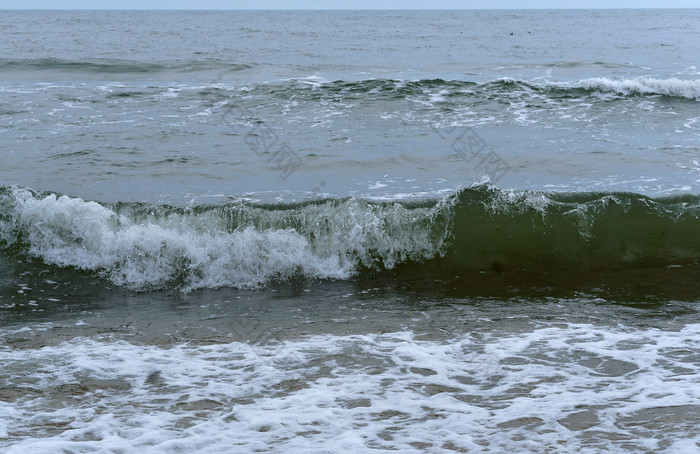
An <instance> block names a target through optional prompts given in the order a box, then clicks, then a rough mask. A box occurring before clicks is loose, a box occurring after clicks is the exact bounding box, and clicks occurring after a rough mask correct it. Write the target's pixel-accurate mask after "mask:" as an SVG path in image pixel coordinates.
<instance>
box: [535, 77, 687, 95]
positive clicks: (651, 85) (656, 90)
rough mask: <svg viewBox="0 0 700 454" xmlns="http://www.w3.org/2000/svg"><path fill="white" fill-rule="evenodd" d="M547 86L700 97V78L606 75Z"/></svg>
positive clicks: (624, 93) (546, 84) (548, 83)
mask: <svg viewBox="0 0 700 454" xmlns="http://www.w3.org/2000/svg"><path fill="white" fill-rule="evenodd" d="M544 86H545V87H547V88H550V87H552V88H584V89H586V90H599V91H601V92H611V93H618V94H622V95H628V94H633V93H635V94H644V95H647V94H657V95H667V96H678V97H682V98H687V99H700V80H694V79H677V78H670V79H657V78H653V77H639V78H636V79H622V80H614V79H608V78H606V77H596V78H592V79H583V80H578V81H573V82H550V81H547V82H545V83H544Z"/></svg>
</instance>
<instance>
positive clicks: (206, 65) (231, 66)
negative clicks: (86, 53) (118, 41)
mask: <svg viewBox="0 0 700 454" xmlns="http://www.w3.org/2000/svg"><path fill="white" fill-rule="evenodd" d="M252 67H253V65H249V64H237V63H230V62H224V61H220V60H208V61H172V62H167V61H164V62H142V61H134V60H109V59H99V60H92V61H84V60H78V61H76V60H65V59H60V58H30V59H7V58H0V71H61V72H69V73H84V74H109V73H113V74H129V73H158V72H193V71H208V70H220V71H240V70H244V69H249V68H252Z"/></svg>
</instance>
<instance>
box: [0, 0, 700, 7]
mask: <svg viewBox="0 0 700 454" xmlns="http://www.w3.org/2000/svg"><path fill="white" fill-rule="evenodd" d="M699 6H700V2H699V1H698V0H522V1H518V0H463V1H459V0H102V1H99V2H97V1H95V0H2V1H0V9H5V8H9V9H474V8H476V9H500V8H508V9H521V8H697V7H699Z"/></svg>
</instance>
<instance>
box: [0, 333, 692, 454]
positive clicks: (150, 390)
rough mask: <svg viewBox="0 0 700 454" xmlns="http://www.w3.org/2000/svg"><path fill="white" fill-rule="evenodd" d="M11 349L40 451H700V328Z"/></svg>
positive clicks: (15, 427)
mask: <svg viewBox="0 0 700 454" xmlns="http://www.w3.org/2000/svg"><path fill="white" fill-rule="evenodd" d="M680 328H681V329H679V330H678V331H662V330H658V329H646V330H640V329H633V328H626V327H624V326H620V327H617V328H606V327H598V326H593V325H577V324H567V325H562V324H558V325H551V326H543V327H540V328H537V329H533V330H531V331H529V332H524V333H517V334H514V333H511V334H501V335H500V336H499V337H496V336H495V335H491V336H490V337H489V336H472V335H465V336H460V337H457V338H454V339H451V340H449V341H444V342H440V341H422V340H419V339H416V337H415V336H414V334H413V333H411V332H397V333H392V334H383V335H373V334H368V335H346V336H331V335H326V336H315V337H308V338H305V339H297V340H294V341H291V340H288V341H286V342H283V343H281V344H279V345H276V346H270V347H269V348H270V350H269V352H274V353H275V355H274V356H271V355H270V354H268V350H267V348H268V347H254V346H251V345H248V344H243V343H235V342H234V343H230V344H219V345H206V346H195V345H184V344H183V345H176V346H173V347H169V348H160V347H155V346H137V345H132V344H129V343H127V342H124V341H109V340H102V341H98V340H94V339H86V338H77V339H74V340H72V341H70V342H66V343H63V344H60V345H57V346H53V347H44V348H36V349H11V348H9V347H3V348H1V349H0V362H1V363H2V364H3V368H2V370H0V384H1V385H2V389H3V390H4V391H3V392H4V394H3V396H4V398H3V399H2V400H0V415H2V417H0V448H2V450H3V452H6V453H8V454H18V453H22V454H24V453H27V452H113V451H119V450H122V451H125V452H136V451H139V452H149V453H161V452H162V453H165V452H168V453H169V452H193V453H200V452H201V453H204V452H206V453H219V452H221V453H224V452H226V453H228V452H251V451H255V450H272V451H275V452H319V453H320V452H341V451H351V452H369V451H376V450H382V451H389V450H399V451H401V452H425V451H426V450H428V451H430V452H464V451H470V452H471V451H482V450H487V449H488V450H490V451H494V452H543V451H548V450H551V451H552V452H629V451H654V452H662V451H666V452H674V453H677V452H697V449H698V446H699V444H700V437H699V436H698V434H697V431H696V427H697V423H698V420H699V418H700V407H699V406H698V404H697V402H698V401H700V388H699V387H698V386H697V377H698V373H699V372H700V370H699V368H700V365H699V364H698V362H697V355H698V351H699V348H700V341H699V340H698V339H700V325H698V324H695V325H688V326H685V327H680Z"/></svg>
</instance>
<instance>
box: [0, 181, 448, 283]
mask: <svg viewBox="0 0 700 454" xmlns="http://www.w3.org/2000/svg"><path fill="white" fill-rule="evenodd" d="M3 202H4V203H5V204H6V207H5V210H8V211H5V212H6V213H8V215H9V218H5V219H2V218H0V239H4V240H5V241H7V242H9V243H13V242H14V241H16V240H17V238H21V239H22V241H23V242H24V243H25V244H26V247H27V251H28V253H29V254H31V255H33V256H36V257H40V258H42V259H43V260H44V261H45V262H46V263H49V264H53V265H58V266H63V267H75V268H79V269H83V270H93V271H97V272H100V273H102V274H104V275H105V276H106V277H108V278H109V279H111V280H112V281H113V282H114V283H116V284H118V285H124V286H127V287H131V288H137V289H147V288H162V287H164V286H171V285H180V286H182V287H184V288H185V289H194V288H216V287H221V286H233V287H239V288H251V287H256V286H259V285H262V284H263V283H265V282H267V281H269V280H270V279H275V278H278V277H282V278H287V277H291V276H294V275H297V274H298V273H301V274H302V275H304V276H306V277H309V278H321V279H345V278H348V277H349V276H351V275H352V274H353V273H354V272H355V271H356V269H357V267H358V266H359V265H363V266H368V267H372V266H375V265H378V264H380V265H381V266H383V267H387V268H393V267H394V266H395V265H396V264H397V263H400V262H402V261H404V260H406V259H410V258H413V259H425V258H431V257H433V256H435V255H436V254H438V253H440V251H441V248H442V243H443V241H444V239H445V237H446V235H447V234H448V232H447V231H445V232H443V233H442V234H438V235H435V232H434V230H432V229H431V228H430V225H428V224H427V223H429V222H430V220H431V219H432V217H433V216H435V215H436V214H437V213H438V212H439V211H440V210H442V209H444V208H445V207H446V206H447V207H448V208H449V206H448V205H449V201H448V202H445V203H443V204H438V205H437V206H436V207H433V208H424V209H412V210H409V209H408V208H406V207H404V206H402V205H399V204H395V205H382V206H379V205H370V204H369V203H368V202H363V201H359V200H354V199H348V200H346V201H343V202H340V206H336V204H335V203H334V202H330V203H325V204H310V205H306V206H304V207H299V208H298V209H297V210H291V211H289V212H288V211H285V210H278V211H273V210H264V209H262V208H254V207H247V208H246V207H244V208H241V210H243V211H242V212H241V213H242V214H241V213H239V214H240V215H241V216H244V217H245V216H247V217H248V222H247V223H244V224H242V225H239V226H237V227H236V228H234V229H229V228H227V225H226V223H227V222H228V221H227V218H226V216H225V215H223V216H222V215H221V213H220V212H219V211H218V210H210V211H208V212H204V213H196V214H195V213H194V212H188V211H184V212H183V211H179V212H171V213H169V214H161V215H158V214H157V213H153V212H152V213H150V214H149V213H148V212H146V211H143V210H141V211H138V209H137V211H138V213H136V214H135V213H134V212H129V211H128V210H127V211H124V212H118V211H115V210H114V209H112V208H109V207H107V206H104V205H100V204H98V203H95V202H86V201H84V200H82V199H79V198H71V197H68V196H60V197H57V196H56V195H53V194H51V195H48V196H35V195H34V194H33V193H32V192H31V191H29V190H27V189H20V188H16V189H14V190H12V191H11V194H10V195H8V196H6V197H5V200H4V201H3V200H0V203H3ZM8 205H9V206H8ZM232 216H234V215H232ZM234 217H235V216H234Z"/></svg>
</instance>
